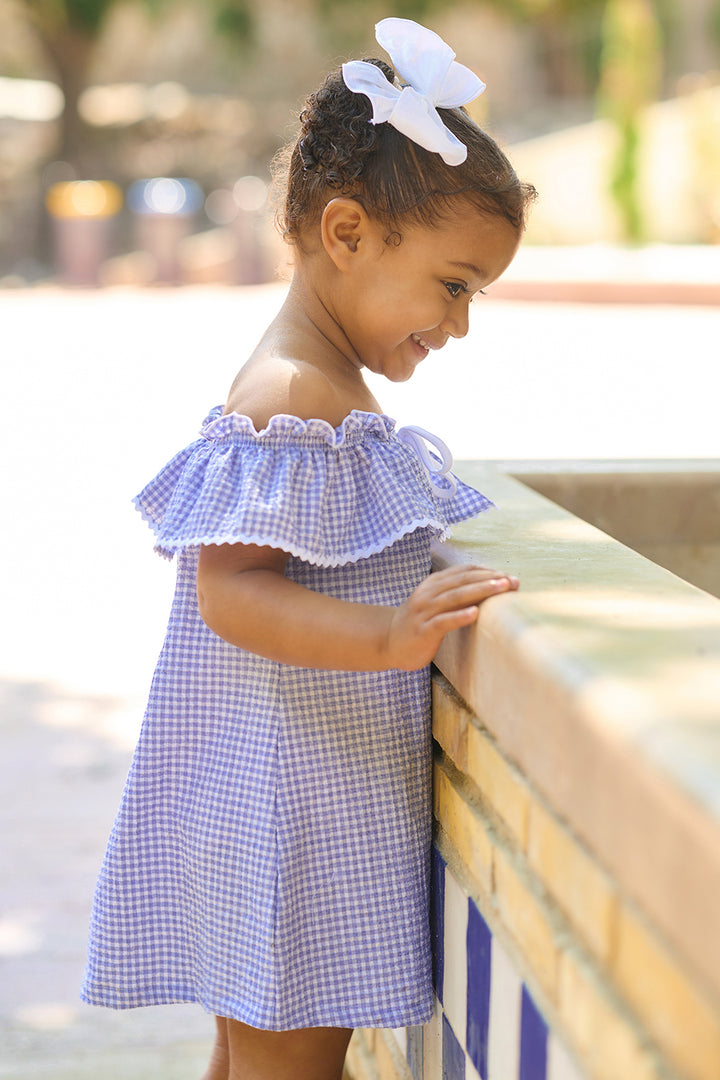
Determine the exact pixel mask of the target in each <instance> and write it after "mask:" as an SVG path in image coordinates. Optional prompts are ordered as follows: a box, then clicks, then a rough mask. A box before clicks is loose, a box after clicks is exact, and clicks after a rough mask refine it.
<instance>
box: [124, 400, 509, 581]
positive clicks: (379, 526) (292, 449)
mask: <svg viewBox="0 0 720 1080" xmlns="http://www.w3.org/2000/svg"><path fill="white" fill-rule="evenodd" d="M403 430H404V429H402V428H401V429H399V431H398V430H396V427H395V421H394V420H393V419H392V418H391V417H389V416H387V415H385V414H382V413H369V412H362V411H359V410H355V411H353V412H352V413H350V415H349V416H347V417H345V419H344V420H343V422H342V424H340V425H339V426H338V427H335V428H334V427H333V426H332V425H331V424H329V423H328V422H327V421H325V420H319V419H312V420H301V419H300V418H299V417H297V416H290V415H286V414H278V415H276V416H273V417H272V418H271V420H270V421H269V423H268V425H267V426H266V427H265V428H264V429H262V430H261V431H257V430H256V428H255V426H254V424H253V423H252V421H251V420H250V418H249V417H247V416H243V415H241V414H240V413H227V414H223V411H222V408H221V407H220V406H218V407H216V408H214V409H213V410H212V411H211V412H210V413H209V414H208V416H207V417H206V418H205V421H204V423H203V426H202V428H201V432H200V438H199V439H197V440H196V442H194V443H192V444H191V445H190V446H188V447H186V448H185V449H184V450H181V451H180V452H179V453H178V454H176V455H175V457H174V458H173V459H172V460H171V461H170V462H168V464H167V465H166V466H165V467H164V468H163V469H161V471H160V472H159V473H158V475H157V476H156V477H155V478H154V479H153V480H152V481H151V482H150V483H149V484H148V485H147V486H146V487H145V488H144V489H143V491H142V492H141V493H140V494H139V495H138V496H137V497H136V499H135V500H134V502H135V505H136V507H137V509H138V510H139V511H140V513H141V514H142V516H143V518H144V519H145V521H146V522H147V523H148V524H149V525H150V527H151V528H152V530H153V532H154V533H155V538H156V544H155V550H156V551H157V552H158V553H159V554H161V555H163V556H165V557H166V558H172V557H173V556H174V555H175V554H177V553H178V552H179V551H181V550H183V549H185V548H191V547H198V546H200V545H203V544H228V543H246V544H255V545H258V546H268V547H275V548H279V549H281V550H283V551H287V552H288V553H289V554H290V555H292V556H295V557H296V558H299V559H302V560H303V561H306V562H309V563H312V564H314V565H317V566H324V567H333V566H341V565H343V564H345V563H349V562H356V561H358V560H360V559H364V558H369V557H370V556H372V555H374V554H377V553H378V552H380V551H382V550H384V549H385V548H386V547H389V546H390V545H391V544H393V543H395V542H396V541H397V540H400V539H402V538H403V537H404V536H407V535H408V534H409V533H411V532H413V531H415V530H416V529H420V528H426V529H429V530H430V531H431V532H432V533H433V534H434V535H435V536H436V537H438V538H441V539H444V538H445V537H446V536H447V535H448V533H449V526H450V524H452V523H454V522H456V521H461V520H463V519H465V518H469V517H474V516H475V515H476V514H479V513H481V512H482V511H484V510H487V509H489V508H490V507H491V506H492V503H491V502H490V500H489V499H487V498H485V496H484V495H482V494H481V493H480V492H478V491H475V490H474V489H473V488H470V487H468V486H467V485H465V484H463V483H462V482H461V481H459V480H457V478H452V480H451V481H450V477H448V476H442V477H441V478H439V479H438V478H432V479H431V476H430V470H429V469H428V465H427V463H426V464H423V462H422V457H421V455H420V454H419V452H418V449H417V447H415V448H414V447H413V445H412V443H411V442H408V441H407V439H404V438H403V436H402V433H403ZM405 430H407V429H405ZM420 430H421V429H416V431H420ZM424 434H425V435H426V436H428V437H429V438H432V437H431V436H429V435H428V433H427V432H426V433H424ZM448 481H450V487H451V490H450V491H448V488H447V484H448Z"/></svg>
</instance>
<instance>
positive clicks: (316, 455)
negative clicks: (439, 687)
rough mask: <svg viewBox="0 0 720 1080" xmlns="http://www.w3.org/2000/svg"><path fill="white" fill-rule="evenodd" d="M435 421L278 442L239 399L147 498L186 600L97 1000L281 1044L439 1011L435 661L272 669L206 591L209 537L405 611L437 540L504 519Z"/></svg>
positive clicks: (104, 874)
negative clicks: (185, 1012) (199, 1013)
mask: <svg viewBox="0 0 720 1080" xmlns="http://www.w3.org/2000/svg"><path fill="white" fill-rule="evenodd" d="M418 430H419V429H414V430H413V429H399V430H396V428H395V424H394V421H392V420H391V419H390V418H389V417H387V416H382V415H377V414H375V413H365V412H357V411H356V412H353V413H351V414H350V416H348V417H347V418H346V419H345V421H344V422H343V424H342V425H341V426H340V427H338V428H336V429H334V428H332V427H331V426H330V425H329V424H327V423H326V422H325V421H322V420H310V421H307V422H305V421H302V420H299V419H298V418H297V417H292V416H286V415H280V416H276V417H273V419H272V420H271V421H270V424H269V426H268V427H267V428H266V429H265V430H263V431H261V432H260V433H257V432H256V431H255V429H254V427H253V426H252V424H251V422H250V421H249V420H248V418H247V417H243V416H240V415H238V414H237V413H232V414H229V415H225V416H223V415H222V414H221V410H220V409H219V408H218V409H216V410H214V411H213V412H212V413H211V414H210V416H209V417H208V418H207V419H206V421H205V424H204V426H203V429H202V431H201V437H200V438H199V439H198V440H197V441H196V442H194V443H193V444H192V445H191V446H189V447H187V448H186V449H185V450H183V451H181V452H180V453H179V454H178V455H177V456H176V457H174V458H173V459H172V461H170V463H169V464H168V465H167V466H166V467H165V468H164V469H163V470H162V471H161V472H160V473H159V475H158V476H157V477H156V478H155V479H154V480H153V481H152V482H151V483H150V484H149V485H148V486H147V487H146V488H145V489H144V491H143V492H142V493H141V494H140V495H139V496H138V497H137V500H136V502H137V505H138V507H139V509H140V510H141V511H142V513H143V515H144V516H145V518H146V519H147V520H148V522H149V523H150V525H151V526H152V528H153V530H154V531H155V534H156V541H157V543H156V547H157V550H159V551H160V552H161V553H162V554H164V555H166V556H168V557H172V556H173V555H176V556H177V560H178V567H177V587H176V593H175V597H174V601H173V605H172V611H171V615H170V621H169V625H168V630H167V636H166V639H165V643H164V645H163V649H162V652H161V654H160V658H159V661H158V665H157V668H156V672H155V675H154V678H153V682H152V687H151V692H150V698H149V703H148V707H147V711H146V714H145V720H144V723H143V727H142V732H141V735H140V739H139V742H138V746H137V749H136V752H135V756H134V759H133V764H132V767H131V770H130V773H129V776H128V779H127V783H126V787H125V792H124V795H123V800H122V804H121V807H120V810H119V813H118V817H117V820H116V822H115V825H114V827H113V830H112V834H111V837H110V840H109V844H108V848H107V853H106V856H105V860H104V863H103V867H102V870H101V873H100V878H99V881H98V886H97V890H96V896H95V902H94V906H93V914H92V920H91V928H90V945H89V957H88V965H87V970H86V976H85V981H84V984H83V989H82V997H83V999H84V1000H85V1001H87V1002H89V1003H91V1004H95V1005H104V1006H109V1007H111V1008H117V1009H122V1008H131V1007H134V1006H141V1005H153V1004H166V1003H169V1002H190V1001H192V1002H199V1003H200V1004H201V1005H203V1006H204V1007H205V1008H206V1009H207V1010H208V1011H210V1012H213V1013H215V1014H217V1015H219V1016H228V1017H233V1018H235V1019H237V1020H241V1021H243V1022H244V1023H246V1024H251V1025H252V1026H254V1027H258V1028H265V1029H270V1030H286V1029H291V1028H301V1027H311V1026H313V1027H314V1026H323V1027H324V1026H327V1027H335V1026H338V1027H358V1026H370V1027H398V1026H402V1025H409V1024H421V1023H423V1022H425V1021H426V1020H427V1019H428V1018H429V1016H430V1012H431V977H430V949H429V929H428V858H429V846H430V823H431V808H430V786H431V777H430V752H431V742H430V723H429V715H430V700H429V671H428V669H427V668H425V669H423V670H421V671H417V672H403V671H386V672H342V671H340V672H338V671H318V670H308V669H302V668H296V667H291V666H288V665H284V664H280V663H277V662H275V661H272V660H266V659H263V658H262V657H259V656H256V655H254V654H252V653H248V652H245V651H243V650H242V649H239V648H237V647H236V646H234V645H230V644H228V643H227V642H226V641H224V640H222V639H221V638H219V637H217V635H215V634H214V633H213V632H212V631H211V630H210V629H209V628H208V627H207V626H206V625H205V623H204V622H203V621H202V619H201V618H200V615H199V613H198V607H197V600H196V591H195V589H196V582H195V578H196V569H197V560H198V553H199V549H200V545H202V544H222V543H232V542H242V543H252V544H261V545H270V546H272V547H276V548H281V549H283V550H284V551H287V552H289V553H290V558H289V561H288V563H287V569H286V576H287V577H288V578H290V579H291V580H293V581H297V582H300V583H301V584H302V585H305V586H306V587H307V588H309V589H314V590H316V591H318V592H321V593H326V594H330V595H332V596H336V597H339V598H341V599H343V600H349V601H358V602H362V603H369V604H384V605H398V604H400V603H402V602H403V601H404V600H405V599H406V598H407V596H408V595H409V594H410V593H411V592H412V590H413V589H414V588H415V587H416V586H417V585H418V583H419V582H420V581H421V580H422V579H423V578H424V577H425V576H426V575H427V574H428V573H429V572H430V544H431V541H432V540H433V539H434V538H437V537H439V536H444V535H445V534H446V532H447V529H448V525H449V524H451V523H452V522H454V521H459V520H461V519H463V518H467V517H472V516H474V515H475V514H477V513H479V512H480V511H482V510H485V509H487V508H488V506H490V505H491V504H490V503H489V501H488V500H487V499H486V498H485V497H484V496H482V495H481V494H480V493H479V492H476V491H474V490H473V489H472V488H469V487H467V486H465V485H464V484H462V483H461V482H460V481H458V480H456V478H454V477H453V476H452V474H449V473H448V468H449V464H448V462H447V461H446V462H445V465H444V466H443V467H442V468H441V464H440V462H439V461H438V459H437V458H436V457H435V456H434V455H433V456H432V457H429V456H427V454H426V448H425V442H424V440H422V439H421V438H420V437H419V436H418ZM423 457H425V464H423V460H422V458H423ZM429 471H433V472H438V473H439V474H440V473H443V474H445V475H437V476H435V477H432V478H431V476H430V475H429ZM308 633H309V634H311V633H312V627H310V626H309V627H308Z"/></svg>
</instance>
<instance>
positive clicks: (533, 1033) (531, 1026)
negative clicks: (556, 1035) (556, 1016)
mask: <svg viewBox="0 0 720 1080" xmlns="http://www.w3.org/2000/svg"><path fill="white" fill-rule="evenodd" d="M547 1043H548V1026H547V1024H546V1022H545V1020H544V1018H543V1016H542V1014H541V1013H540V1010H539V1009H538V1007H537V1005H536V1004H535V1002H534V1001H533V998H532V995H531V994H530V991H529V990H528V988H527V987H526V986H523V988H522V1002H521V1006H520V1072H519V1080H547Z"/></svg>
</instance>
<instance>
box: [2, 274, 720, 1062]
mask: <svg viewBox="0 0 720 1080" xmlns="http://www.w3.org/2000/svg"><path fill="white" fill-rule="evenodd" d="M281 299H282V289H281V288H279V287H276V286H268V287H259V288H257V289H245V290H230V289H197V290H156V291H152V290H150V291H146V292H130V291H122V290H114V291H107V292H90V293H83V292H77V293H67V292H63V291H60V290H54V289H39V290H33V291H28V292H11V291H8V292H6V293H4V294H1V293H0V321H1V323H2V326H3V341H4V348H3V356H2V368H3V395H2V404H1V405H0V409H2V413H3V415H2V424H0V450H1V451H2V456H3V461H4V463H5V467H4V469H3V474H4V475H3V478H2V481H1V483H2V489H1V490H0V497H1V499H2V506H3V508H4V524H5V527H4V530H3V537H2V541H1V543H2V555H3V560H2V562H3V566H4V574H3V575H2V576H1V577H0V610H2V611H3V612H4V614H5V620H4V627H3V640H2V649H0V727H1V729H2V744H3V748H2V754H0V784H1V786H2V790H3V792H4V796H5V797H4V799H3V801H2V805H1V806H0V831H1V832H2V849H1V850H2V852H3V854H2V860H3V864H2V866H1V867H0V961H1V962H2V971H1V972H0V1047H2V1050H0V1078H5V1080H20V1078H30V1077H32V1078H33V1080H45V1078H48V1080H49V1078H53V1080H61V1078H62V1080H70V1078H73V1080H85V1078H88V1080H89V1078H90V1077H92V1078H94V1080H96V1078H98V1077H102V1078H103V1080H131V1078H132V1080H143V1078H146V1077H147V1078H148V1080H150V1078H159V1077H163V1078H164V1080H197V1077H198V1076H199V1075H200V1074H201V1072H202V1068H203V1062H204V1059H205V1057H206V1054H207V1050H208V1046H209V1041H210V1037H211V1029H212V1023H211V1021H210V1019H209V1018H208V1017H206V1016H204V1015H203V1014H202V1012H201V1010H200V1009H196V1008H194V1007H190V1006H182V1007H171V1008H168V1009H157V1010H153V1009H151V1010H141V1011H132V1012H128V1013H113V1012H110V1011H105V1010H95V1009H91V1008H89V1007H85V1006H83V1005H82V1004H80V1002H79V1001H78V997H77V987H78V983H79V980H80V976H81V970H82V964H83V956H84V944H85V933H86V925H87V918H88V911H89V904H90V897H91V891H92V886H93V882H94V879H95V875H96V872H97V868H98V864H99V860H100V858H101V856H102V851H103V848H104V844H105V840H106V836H107V833H108V830H109V828H110V825H111V822H112V818H113V815H114V812H115V809H116V806H117V802H118V798H119V794H120V790H121V786H122V781H123V778H124V775H125V771H126V769H127V766H128V761H129V754H130V750H131V747H132V744H133V742H134V739H135V736H136V732H137V728H138V724H139V721H140V717H141V713H142V705H143V698H144V695H145V693H146V688H147V685H148V682H149V679H150V676H151V672H152V666H153V663H154V659H155V656H156V654H157V650H158V648H159V645H160V642H161V638H162V634H163V631H164V624H165V619H166V613H167V605H168V602H169V597H170V591H171V588H172V575H173V569H172V566H170V565H168V564H166V563H164V562H162V561H161V560H159V559H157V557H156V556H154V555H153V554H152V552H151V543H150V534H149V532H148V531H147V529H146V528H145V526H143V524H142V522H141V520H140V518H139V517H138V515H136V514H135V513H134V512H133V510H132V508H131V507H130V505H129V501H128V500H129V497H130V496H131V495H132V494H134V493H135V492H136V491H137V490H139V488H140V487H141V486H142V485H143V484H144V482H145V481H146V480H147V479H149V477H150V476H151V475H152V473H153V471H154V470H155V469H156V467H159V466H160V465H161V464H162V463H163V462H164V461H165V460H166V459H167V458H168V457H169V456H170V454H172V453H173V452H174V451H175V450H176V449H177V448H179V447H181V446H182V445H183V444H184V443H186V442H187V441H189V440H190V439H192V438H193V437H194V434H195V432H196V430H197V427H198V424H199V422H200V421H201V420H202V417H203V415H204V413H205V411H206V408H207V407H209V406H211V405H212V404H214V403H215V402H217V401H219V400H221V399H222V397H223V396H224V394H225V391H226V388H227V386H228V384H229V382H230V380H231V379H232V376H233V375H234V373H235V370H236V368H237V366H238V365H239V364H240V363H241V361H242V358H243V356H244V355H245V353H246V352H247V349H248V346H249V344H250V343H252V342H253V341H254V340H255V339H256V338H257V336H258V335H259V333H260V330H261V328H262V326H263V325H264V324H265V323H266V322H267V319H268V318H269V317H270V315H271V314H272V312H273V311H274V310H275V309H276V308H277V306H278V305H279V303H280V302H281ZM476 308H477V310H476V312H475V315H474V327H473V330H472V332H471V334H470V335H469V336H468V338H467V339H466V340H465V341H464V342H462V343H456V344H455V345H454V346H450V347H448V349H447V351H446V352H445V353H444V354H442V355H439V356H434V357H432V358H431V359H429V360H428V361H427V362H426V364H425V365H423V367H422V368H421V369H420V370H419V371H418V373H417V375H416V377H415V378H414V379H413V380H412V381H411V382H410V383H408V384H405V385H404V386H395V387H392V386H388V385H386V384H383V386H382V387H381V386H378V387H377V390H378V393H379V394H381V401H383V404H384V406H385V408H386V409H387V411H388V412H390V413H391V414H393V415H396V416H397V417H398V419H399V420H401V421H402V422H414V423H418V424H420V425H422V426H425V427H427V428H429V429H430V430H435V431H437V432H438V433H439V434H441V435H442V436H444V437H445V438H446V439H447V441H448V442H449V443H450V444H451V445H452V446H453V449H454V450H455V452H456V456H457V457H486V458H528V457H564V458H568V457H635V456H644V457H648V456H649V457H710V456H718V441H717V430H718V426H717V401H718V397H719V395H718V391H719V390H720V371H719V370H718V347H717V342H718V341H719V340H720V313H719V312H718V310H717V309H711V308H704V307H692V308H690V307H688V308H684V307H673V308H656V307H649V306H643V307H627V306H618V307H598V306H570V305H557V304H553V305H545V304H532V303H519V302H507V301H504V302H500V301H493V300H492V299H490V298H488V299H487V300H485V299H482V300H481V301H479V302H478V304H477V305H476Z"/></svg>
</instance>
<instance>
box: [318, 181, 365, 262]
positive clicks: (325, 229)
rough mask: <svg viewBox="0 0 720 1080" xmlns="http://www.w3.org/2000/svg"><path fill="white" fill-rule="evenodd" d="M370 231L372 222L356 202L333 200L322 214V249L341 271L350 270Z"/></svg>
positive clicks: (351, 200)
mask: <svg viewBox="0 0 720 1080" xmlns="http://www.w3.org/2000/svg"><path fill="white" fill-rule="evenodd" d="M370 231H371V230H370V219H369V218H368V215H367V213H366V211H365V210H364V208H363V207H362V206H361V205H360V203H359V202H356V200H355V199H342V198H338V199H331V200H330V202H329V203H328V204H327V206H326V207H325V209H324V210H323V216H322V221H321V223H320V232H321V235H322V242H323V247H324V248H325V251H326V252H327V254H328V255H329V256H330V258H331V259H332V261H333V262H334V263H335V265H336V266H337V268H338V270H341V271H345V270H347V269H349V267H350V265H351V263H352V262H353V261H354V258H355V256H356V255H357V254H358V251H359V250H360V249H361V248H362V247H364V242H366V241H367V239H368V236H369V232H370Z"/></svg>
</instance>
